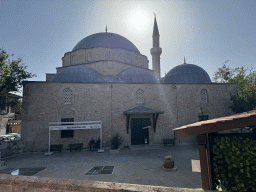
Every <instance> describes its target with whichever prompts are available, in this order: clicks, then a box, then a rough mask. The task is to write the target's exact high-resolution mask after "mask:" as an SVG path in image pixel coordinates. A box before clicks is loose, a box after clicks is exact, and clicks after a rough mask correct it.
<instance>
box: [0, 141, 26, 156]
mask: <svg viewBox="0 0 256 192" xmlns="http://www.w3.org/2000/svg"><path fill="white" fill-rule="evenodd" d="M24 149H25V142H24V140H15V141H0V151H1V156H2V157H8V156H12V155H17V154H20V153H22V152H23V151H24Z"/></svg>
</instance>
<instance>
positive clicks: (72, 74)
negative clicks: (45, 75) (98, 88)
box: [50, 66, 101, 83]
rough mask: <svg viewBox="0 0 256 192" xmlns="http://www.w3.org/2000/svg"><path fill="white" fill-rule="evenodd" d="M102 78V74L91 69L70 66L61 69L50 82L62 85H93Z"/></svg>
mask: <svg viewBox="0 0 256 192" xmlns="http://www.w3.org/2000/svg"><path fill="white" fill-rule="evenodd" d="M100 77H101V74H99V73H98V72H97V71H95V70H94V69H92V68H90V67H85V66H70V67H65V68H63V69H61V70H60V71H59V72H57V73H56V74H55V75H54V76H53V77H52V78H51V79H50V81H51V82H62V83H92V82H94V81H95V80H96V79H98V78H100Z"/></svg>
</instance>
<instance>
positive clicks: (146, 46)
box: [0, 0, 256, 81]
mask: <svg viewBox="0 0 256 192" xmlns="http://www.w3.org/2000/svg"><path fill="white" fill-rule="evenodd" d="M153 13H155V14H156V18H157V23H158V29H159V33H160V47H161V48H162V54H161V76H162V77H163V76H164V75H165V73H168V72H169V71H170V70H171V69H172V68H173V67H175V66H177V65H180V64H182V63H183V60H184V57H186V62H187V63H189V64H195V65H198V66H200V67H202V68H203V69H205V70H206V71H207V72H208V74H209V76H210V77H211V78H212V76H213V73H214V72H215V71H217V70H218V68H219V67H221V66H222V65H223V63H224V62H226V61H227V60H229V61H228V62H227V65H228V66H230V67H232V68H235V67H240V66H245V67H247V68H248V69H251V67H252V68H253V69H254V70H256V63H255V55H256V32H255V31H256V24H255V21H256V1H255V0H244V1H241V0H240V1H235V0H179V1H178V0H152V1H150V0H147V1H146V0H144V1H142V0H141V1H139V0H137V1H131V0H93V1H92V0H81V1H79V0H41V1H40V0H0V48H1V49H4V50H5V51H7V53H9V54H10V55H11V54H14V56H11V59H17V58H22V59H23V64H24V65H26V66H28V67H27V71H29V72H32V73H33V74H36V75H37V77H33V78H31V79H28V80H29V81H45V80H46V77H45V76H46V75H45V74H46V73H56V67H61V66H62V60H61V58H62V57H63V56H64V54H65V53H66V52H69V51H71V50H72V49H73V48H74V47H75V45H76V44H77V43H78V42H79V41H80V40H82V39H83V38H85V37H87V36H89V35H91V34H94V33H99V32H105V28H106V25H107V29H108V32H111V33H116V34H119V35H121V36H123V37H125V38H127V39H128V40H130V41H131V42H132V43H133V44H134V45H135V46H136V47H137V48H138V49H139V51H140V53H141V54H143V55H146V56H147V57H148V60H149V68H150V69H152V57H151V54H150V49H151V48H152V33H153V25H154V14H153Z"/></svg>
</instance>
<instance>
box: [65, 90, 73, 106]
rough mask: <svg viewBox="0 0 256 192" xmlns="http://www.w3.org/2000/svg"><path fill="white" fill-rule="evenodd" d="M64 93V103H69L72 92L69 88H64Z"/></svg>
mask: <svg viewBox="0 0 256 192" xmlns="http://www.w3.org/2000/svg"><path fill="white" fill-rule="evenodd" d="M63 95H64V104H71V102H72V98H73V92H72V90H71V89H70V88H66V89H64V91H63Z"/></svg>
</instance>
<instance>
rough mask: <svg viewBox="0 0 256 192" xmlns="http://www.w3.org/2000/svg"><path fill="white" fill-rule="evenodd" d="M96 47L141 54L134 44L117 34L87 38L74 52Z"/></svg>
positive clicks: (101, 34)
mask: <svg viewBox="0 0 256 192" xmlns="http://www.w3.org/2000/svg"><path fill="white" fill-rule="evenodd" d="M95 47H105V48H117V49H124V50H127V51H134V52H137V53H140V52H139V50H138V49H137V47H135V45H134V44H133V43H132V42H130V41H129V40H128V39H126V38H124V37H122V36H121V35H117V34H115V33H95V34H93V35H90V36H88V37H85V38H84V39H82V40H81V41H80V42H79V43H77V44H76V46H75V47H74V48H73V50H72V51H75V50H78V49H90V48H95Z"/></svg>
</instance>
